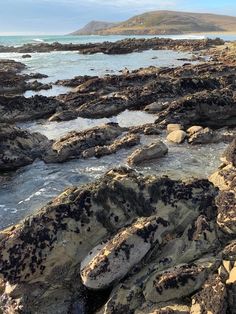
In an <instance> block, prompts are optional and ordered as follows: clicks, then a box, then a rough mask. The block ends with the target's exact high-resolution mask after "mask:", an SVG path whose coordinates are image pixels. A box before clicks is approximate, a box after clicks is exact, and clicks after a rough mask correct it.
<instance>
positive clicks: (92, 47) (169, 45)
mask: <svg viewBox="0 0 236 314" xmlns="http://www.w3.org/2000/svg"><path fill="white" fill-rule="evenodd" d="M223 44H224V41H223V40H221V39H219V38H218V39H209V38H208V39H199V40H173V39H169V38H158V37H157V38H147V39H145V38H141V39H135V38H126V39H123V40H119V41H116V42H108V41H105V42H103V43H87V44H71V43H70V44H61V43H58V42H54V43H52V44H48V43H38V44H37V45H35V44H24V45H23V46H20V47H14V46H9V47H7V46H0V52H19V53H33V52H50V51H79V52H80V53H83V54H94V53H98V52H102V53H105V54H126V53H131V52H134V51H136V52H137V51H144V50H149V49H154V50H155V49H156V50H165V49H167V50H172V49H173V50H178V51H180V50H182V51H189V50H192V51H197V50H202V49H206V48H210V47H215V46H218V45H223Z"/></svg>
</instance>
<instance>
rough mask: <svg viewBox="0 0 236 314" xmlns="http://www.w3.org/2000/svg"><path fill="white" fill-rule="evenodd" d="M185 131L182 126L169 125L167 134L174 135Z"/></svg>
mask: <svg viewBox="0 0 236 314" xmlns="http://www.w3.org/2000/svg"><path fill="white" fill-rule="evenodd" d="M179 130H183V127H182V125H181V124H168V125H167V133H168V134H169V133H172V132H174V131H179Z"/></svg>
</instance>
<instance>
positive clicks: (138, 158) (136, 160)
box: [128, 141, 168, 165]
mask: <svg viewBox="0 0 236 314" xmlns="http://www.w3.org/2000/svg"><path fill="white" fill-rule="evenodd" d="M167 153H168V147H167V146H166V145H165V144H164V143H163V142H162V141H157V142H155V143H152V144H150V145H147V146H144V147H142V148H138V149H137V150H136V151H134V152H133V153H132V154H131V155H130V156H129V157H128V163H129V164H131V165H137V164H140V163H142V162H146V161H150V160H153V159H157V158H161V157H163V156H165V155H166V154H167Z"/></svg>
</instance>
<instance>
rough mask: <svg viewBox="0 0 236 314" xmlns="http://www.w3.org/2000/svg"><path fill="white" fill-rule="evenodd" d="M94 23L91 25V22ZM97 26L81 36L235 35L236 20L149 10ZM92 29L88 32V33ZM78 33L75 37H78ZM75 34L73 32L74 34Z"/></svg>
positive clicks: (86, 30) (224, 16)
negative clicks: (222, 33)
mask: <svg viewBox="0 0 236 314" xmlns="http://www.w3.org/2000/svg"><path fill="white" fill-rule="evenodd" d="M92 23H94V22H92ZM95 23H99V24H98V25H99V27H98V28H97V27H96V28H93V29H92V27H91V26H90V25H91V23H89V24H88V25H86V26H85V27H84V28H83V29H82V30H81V31H83V34H84V35H85V34H86V35H88V34H91V33H92V34H99V35H120V34H126V35H127V34H131V35H139V34H140V35H142V34H150V35H165V34H166V35H167V34H186V33H208V32H236V17H234V16H226V15H217V14H208V13H188V12H175V11H153V12H147V13H144V14H141V15H137V16H134V17H132V18H130V19H129V20H127V21H125V22H121V23H117V24H115V25H114V24H113V25H112V26H109V23H105V22H104V24H102V23H103V22H95ZM111 24H112V23H111ZM91 29H92V32H91ZM81 31H80V32H79V33H77V32H76V34H79V35H81V34H82V33H81ZM74 34H75V33H74Z"/></svg>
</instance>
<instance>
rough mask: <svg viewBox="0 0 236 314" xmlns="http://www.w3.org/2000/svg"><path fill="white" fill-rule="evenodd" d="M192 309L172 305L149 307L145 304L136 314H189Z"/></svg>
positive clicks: (183, 305) (185, 306)
mask: <svg viewBox="0 0 236 314" xmlns="http://www.w3.org/2000/svg"><path fill="white" fill-rule="evenodd" d="M189 313H190V308H189V306H188V305H185V304H178V303H176V304H175V303H171V302H169V304H168V305H163V306H161V305H152V306H150V305H148V304H144V305H143V306H142V307H141V309H139V310H136V311H135V314H189Z"/></svg>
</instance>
